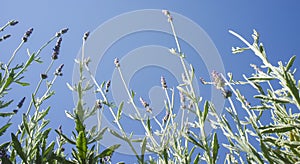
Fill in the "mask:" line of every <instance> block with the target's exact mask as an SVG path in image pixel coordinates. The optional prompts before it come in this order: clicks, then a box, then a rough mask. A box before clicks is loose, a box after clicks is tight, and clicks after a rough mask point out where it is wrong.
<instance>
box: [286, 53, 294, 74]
mask: <svg viewBox="0 0 300 164" xmlns="http://www.w3.org/2000/svg"><path fill="white" fill-rule="evenodd" d="M295 59H296V55H294V56H292V57H291V58H290V60H289V62H288V64H287V65H286V67H285V70H286V71H288V70H289V69H290V68H291V67H292V66H293V64H294V61H295Z"/></svg>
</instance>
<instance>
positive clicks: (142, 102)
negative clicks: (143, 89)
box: [140, 97, 152, 112]
mask: <svg viewBox="0 0 300 164" xmlns="http://www.w3.org/2000/svg"><path fill="white" fill-rule="evenodd" d="M140 102H141V104H142V105H143V106H144V108H146V110H147V112H151V111H152V109H151V108H150V107H149V104H148V103H147V102H146V101H145V100H144V99H143V98H142V97H140Z"/></svg>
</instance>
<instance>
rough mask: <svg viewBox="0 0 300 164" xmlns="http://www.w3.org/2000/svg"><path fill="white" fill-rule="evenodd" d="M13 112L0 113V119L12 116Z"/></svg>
mask: <svg viewBox="0 0 300 164" xmlns="http://www.w3.org/2000/svg"><path fill="white" fill-rule="evenodd" d="M14 114H15V113H14V112H5V113H0V117H8V116H12V115H14Z"/></svg>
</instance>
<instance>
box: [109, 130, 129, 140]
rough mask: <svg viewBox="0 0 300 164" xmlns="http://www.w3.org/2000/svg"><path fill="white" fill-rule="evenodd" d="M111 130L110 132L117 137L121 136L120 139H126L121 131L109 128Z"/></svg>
mask: <svg viewBox="0 0 300 164" xmlns="http://www.w3.org/2000/svg"><path fill="white" fill-rule="evenodd" d="M109 132H110V133H111V134H112V135H114V136H116V137H117V138H120V139H122V140H126V139H125V138H124V137H123V136H121V135H120V134H119V133H117V132H116V131H114V130H112V129H109Z"/></svg>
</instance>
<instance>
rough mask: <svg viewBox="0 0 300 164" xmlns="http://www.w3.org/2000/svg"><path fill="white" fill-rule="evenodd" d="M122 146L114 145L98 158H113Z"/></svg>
mask: <svg viewBox="0 0 300 164" xmlns="http://www.w3.org/2000/svg"><path fill="white" fill-rule="evenodd" d="M120 146H121V144H116V145H113V146H110V147H109V148H107V149H105V150H103V151H102V152H101V153H100V154H99V156H98V157H100V158H104V157H107V156H112V155H113V153H114V151H115V150H116V149H118V148H119V147H120Z"/></svg>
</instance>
